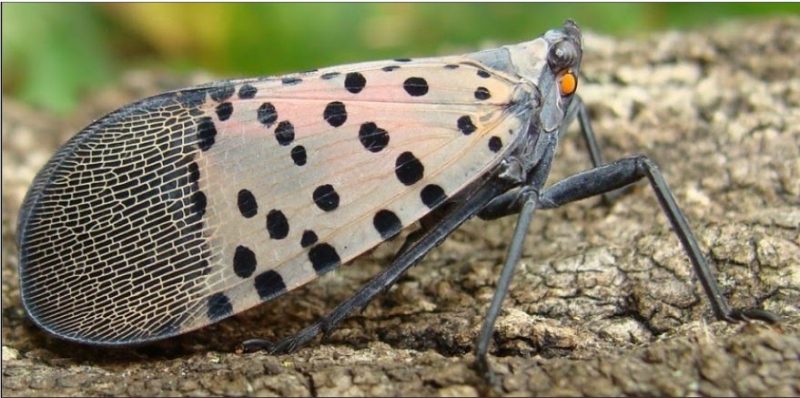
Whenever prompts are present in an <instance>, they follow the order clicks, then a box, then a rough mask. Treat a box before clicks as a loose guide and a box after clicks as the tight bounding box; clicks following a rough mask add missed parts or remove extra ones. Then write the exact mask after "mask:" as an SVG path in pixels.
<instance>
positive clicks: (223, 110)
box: [216, 102, 233, 121]
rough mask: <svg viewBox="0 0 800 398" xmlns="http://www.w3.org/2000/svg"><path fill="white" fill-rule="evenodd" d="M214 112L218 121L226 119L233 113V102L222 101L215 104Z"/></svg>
mask: <svg viewBox="0 0 800 398" xmlns="http://www.w3.org/2000/svg"><path fill="white" fill-rule="evenodd" d="M216 112H217V117H218V118H219V120H220V121H225V120H228V119H229V118H230V117H231V114H232V113H233V104H231V103H230V102H223V103H221V104H219V105H217V108H216Z"/></svg>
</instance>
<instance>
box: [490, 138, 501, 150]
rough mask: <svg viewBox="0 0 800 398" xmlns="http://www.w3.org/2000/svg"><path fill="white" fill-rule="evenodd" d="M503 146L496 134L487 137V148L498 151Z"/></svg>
mask: <svg viewBox="0 0 800 398" xmlns="http://www.w3.org/2000/svg"><path fill="white" fill-rule="evenodd" d="M502 147H503V141H502V140H501V139H500V137H498V136H492V138H489V150H490V151H492V152H498V151H499V150H500V149H501V148H502Z"/></svg>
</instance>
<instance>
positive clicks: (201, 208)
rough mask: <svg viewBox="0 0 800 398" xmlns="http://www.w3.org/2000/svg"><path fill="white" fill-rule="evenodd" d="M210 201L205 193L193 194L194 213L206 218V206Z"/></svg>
mask: <svg viewBox="0 0 800 398" xmlns="http://www.w3.org/2000/svg"><path fill="white" fill-rule="evenodd" d="M207 204H208V200H207V199H206V194H204V193H203V191H197V192H195V193H193V194H192V213H194V214H195V215H196V216H200V217H202V216H204V215H205V214H206V205H207Z"/></svg>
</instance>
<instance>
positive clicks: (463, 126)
mask: <svg viewBox="0 0 800 398" xmlns="http://www.w3.org/2000/svg"><path fill="white" fill-rule="evenodd" d="M456 125H457V126H458V129H459V130H460V131H461V132H462V133H463V134H464V135H470V134H472V133H474V132H475V130H477V129H478V128H477V127H475V125H474V124H473V123H472V119H471V118H470V117H469V116H467V115H464V116H461V117H460V118H458V121H456Z"/></svg>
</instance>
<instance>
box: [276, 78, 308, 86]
mask: <svg viewBox="0 0 800 398" xmlns="http://www.w3.org/2000/svg"><path fill="white" fill-rule="evenodd" d="M302 81H303V79H301V78H299V77H284V78H283V79H281V83H283V84H284V85H286V86H293V85H295V84H300V82H302Z"/></svg>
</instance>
